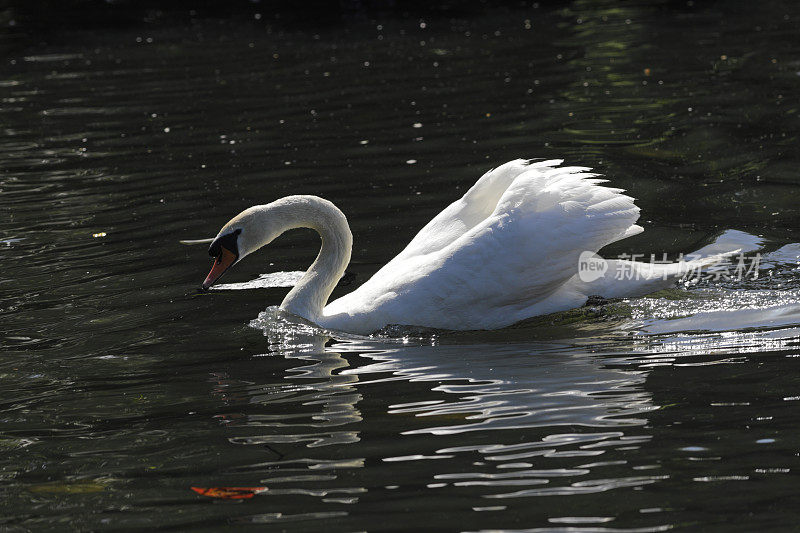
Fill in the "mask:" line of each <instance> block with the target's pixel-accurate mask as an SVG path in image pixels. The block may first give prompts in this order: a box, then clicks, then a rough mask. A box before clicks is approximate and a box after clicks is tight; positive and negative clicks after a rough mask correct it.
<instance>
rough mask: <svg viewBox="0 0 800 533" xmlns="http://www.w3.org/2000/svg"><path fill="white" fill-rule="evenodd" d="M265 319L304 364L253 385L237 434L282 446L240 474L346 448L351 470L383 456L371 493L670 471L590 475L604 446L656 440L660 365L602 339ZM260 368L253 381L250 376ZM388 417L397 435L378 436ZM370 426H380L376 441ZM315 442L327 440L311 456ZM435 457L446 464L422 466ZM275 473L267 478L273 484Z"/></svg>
mask: <svg viewBox="0 0 800 533" xmlns="http://www.w3.org/2000/svg"><path fill="white" fill-rule="evenodd" d="M253 325H254V326H256V327H260V328H262V329H263V330H264V333H265V335H266V336H267V338H268V339H269V343H270V350H271V352H270V353H268V354H264V356H265V357H267V356H268V357H276V356H279V357H283V358H284V359H285V361H286V363H287V364H289V365H291V366H290V367H289V368H287V369H286V370H285V371H284V374H283V381H282V382H280V383H276V382H275V381H277V380H273V382H272V383H268V384H263V385H261V386H259V385H257V384H256V383H254V382H250V381H248V382H247V385H246V386H244V385H243V388H245V389H246V390H247V394H248V396H249V400H248V401H249V403H250V406H256V408H250V407H243V408H242V410H243V411H244V413H242V416H241V417H240V418H238V419H236V420H235V421H232V422H231V424H230V425H231V427H230V429H231V430H233V431H234V432H235V433H236V436H231V437H230V442H231V443H233V444H236V445H245V446H247V445H250V446H252V445H262V446H263V445H268V446H269V447H270V449H271V450H272V451H274V453H277V454H279V457H278V458H277V460H273V461H268V462H260V463H259V464H257V465H250V466H245V465H241V467H240V468H237V471H239V472H244V471H249V472H251V473H254V472H255V471H262V473H263V472H265V471H267V470H269V474H270V478H273V479H274V478H275V477H276V476H279V477H281V478H284V477H285V476H283V475H281V474H280V470H281V469H282V468H284V467H288V468H290V469H291V470H292V471H293V472H295V475H296V473H297V469H298V468H304V469H307V470H308V471H309V472H310V471H319V470H320V469H326V470H329V469H330V461H331V460H333V458H334V457H335V458H336V460H335V462H336V464H337V465H338V467H339V468H341V467H343V466H344V465H345V464H346V465H348V466H349V467H356V468H358V467H361V466H363V465H364V463H365V462H370V464H371V465H373V464H375V463H377V464H379V465H380V466H379V467H377V468H375V467H373V468H371V470H372V471H373V473H374V471H376V470H377V471H380V472H381V474H380V475H379V476H377V477H374V478H373V479H372V483H371V485H370V484H366V483H365V484H362V486H361V487H360V488H363V490H365V491H369V490H374V489H384V488H385V487H387V486H388V487H392V486H399V485H403V484H404V482H405V483H408V482H409V480H410V478H414V482H413V483H414V484H415V485H417V486H418V485H419V484H423V485H430V486H432V487H434V488H437V487H442V486H445V485H448V484H452V485H454V486H485V487H486V492H485V493H482V494H481V495H482V496H483V497H501V496H514V495H527V494H530V495H534V494H535V493H537V492H542V491H543V492H544V493H547V492H550V491H557V492H563V491H571V492H574V493H585V492H599V491H604V490H608V489H611V488H614V487H618V486H630V485H640V484H646V483H651V482H653V481H654V480H656V479H657V476H656V477H652V476H642V475H641V472H636V471H628V472H627V474H628V475H625V476H618V477H615V478H614V479H601V480H596V481H595V482H590V481H587V480H586V478H587V477H591V476H590V473H591V471H592V469H593V468H600V467H602V466H603V465H605V464H607V463H606V462H597V461H598V458H599V456H602V455H604V454H606V453H607V452H608V451H609V450H613V449H614V448H624V449H633V448H634V447H636V446H638V445H640V444H641V443H643V442H646V441H647V440H648V439H649V438H650V437H649V436H648V433H647V430H646V429H645V425H646V423H647V419H646V413H647V412H648V411H650V410H651V409H653V408H654V406H653V404H652V402H651V399H650V396H649V394H648V393H647V392H645V391H644V390H643V388H642V385H643V383H644V380H645V377H646V371H643V370H637V369H627V368H621V367H617V368H614V367H611V366H608V365H607V364H606V363H607V362H608V361H607V360H606V359H604V358H602V357H598V356H597V355H593V354H591V353H590V351H592V350H593V349H594V348H588V349H587V348H581V346H580V345H578V344H575V343H550V342H538V343H530V342H529V343H524V344H488V343H487V344H472V345H463V344H460V345H423V344H421V343H416V344H415V343H411V342H403V341H402V340H399V339H393V340H392V339H382V340H381V339H369V338H365V337H356V336H349V337H348V336H344V338H341V337H340V340H335V339H334V338H333V337H331V336H329V335H328V334H326V332H325V331H324V330H321V329H319V328H317V327H315V326H312V325H310V324H305V323H299V322H292V321H291V320H289V319H287V318H286V317H285V316H282V313H281V312H280V311H279V310H277V309H270V310H268V311H266V312H264V313H262V315H261V317H260V318H259V319H258V320H256V321H255V322H254V323H253ZM337 336H338V335H337ZM595 348H596V347H595ZM258 359H259V358H254V360H253V361H254V362H253V365H256V364H257V362H258V361H257V360H258ZM255 375H257V374H256V373H255V371H253V376H255ZM253 376H249V377H241V378H240V379H241V380H242V383H245V380H250V379H254V378H253ZM404 383H405V384H404ZM365 419H366V421H365ZM374 428H383V432H377V433H378V434H377V435H376V434H375V433H376V431H375V429H374ZM367 431H371V432H372V435H370V438H369V439H366V440H367V441H368V445H366V446H365V445H364V441H365V437H364V435H363V434H362V433H364V432H367ZM465 435H476V437H471V436H466V437H465ZM346 444H353V445H355V446H353V447H352V448H351V449H347V448H345V449H337V451H336V452H333V453H331V454H330V455H329V456H325V454H324V452H323V450H321V449H320V448H324V447H330V446H341V445H346ZM309 448H316V449H317V450H316V451H314V452H311V453H310V455H309V452H310V450H309ZM303 449H305V450H306V451H305V452H304V451H302V450H303ZM270 453H272V452H270ZM274 453H272V455H273V458H274ZM343 455H344V456H346V457H347V459H344V460H342V457H343ZM298 456H302V459H299V458H298ZM434 460H436V465H437V466H436V467H434V468H430V467H428V466H425V467H420V466H419V465H420V464H422V463H416V465H413V466H410V467H409V463H411V462H417V461H428V462H429V463H428V464H430V461H434ZM398 463H402V464H401V465H399V466H398ZM612 463H613V461H612ZM270 478H262V479H260V481H261V482H263V483H265V484H266V485H270V483H271V480H270ZM297 480H298V481H303V482H304V483H305V482H307V481H308V480H307V479H305V478H298V479H297ZM326 481H328V482H330V481H331V479H330V478H328V479H327V480H326ZM365 481H366V480H365ZM442 484H444V485H442ZM326 486H327V489H326V490H323V492H325V494H326V495H328V492H327V491H328V490H329V489H331V486H330V484H328V485H326ZM509 486H511V487H512V488H513V491H512V492H509V491H508V487H509ZM304 487H305V490H321V489H320V487H316V488H315V489H309V488H308V487H307V486H305V485H304ZM276 488H279V487H276ZM339 488H340V489H341V488H342V487H339ZM344 488H346V489H347V490H349V491H353V490H354V488H353V487H352V486H348V487H344ZM270 493H271V494H276V493H275V492H274V491H272V490H271V491H270Z"/></svg>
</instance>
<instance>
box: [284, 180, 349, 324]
mask: <svg viewBox="0 0 800 533" xmlns="http://www.w3.org/2000/svg"><path fill="white" fill-rule="evenodd" d="M270 207H271V209H270V211H272V213H270V218H272V219H273V220H279V221H280V226H281V228H280V229H279V231H278V233H283V232H284V231H286V230H290V229H294V228H311V229H313V230H316V231H317V233H319V236H320V238H321V240H322V246H321V248H320V250H319V254H318V255H317V258H316V259H315V260H314V262H313V263H312V264H311V266H310V267H309V268H308V270H307V271H306V273H305V275H304V276H303V277H302V278H301V279H300V281H299V282H298V283H297V285H295V286H294V288H292V290H291V291H289V294H287V295H286V298H284V299H283V302H282V303H281V309H283V310H284V311H287V312H289V313H292V314H294V315H298V316H301V317H303V318H305V319H308V320H311V321H312V322H316V320H317V318H318V317H319V316H321V315H322V309H323V308H324V307H325V304H326V303H327V302H328V298H329V297H330V295H331V292H333V289H334V288H335V287H336V284H337V283H338V282H339V280H340V279H341V277H342V276H343V275H344V271H345V268H347V265H348V263H350V254H351V252H352V249H353V235H352V234H351V233H350V227H349V226H348V224H347V218H346V217H345V216H344V213H342V212H341V211H340V210H339V209H338V208H337V207H336V206H335V205H333V204H332V203H331V202H329V201H327V200H323V199H322V198H319V197H317V196H305V195H298V196H289V197H286V198H282V199H280V200H278V201H277V202H273V203H272V204H270Z"/></svg>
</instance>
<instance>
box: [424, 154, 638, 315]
mask: <svg viewBox="0 0 800 533" xmlns="http://www.w3.org/2000/svg"><path fill="white" fill-rule="evenodd" d="M587 170H589V169H586V168H583V167H565V168H544V169H530V170H528V171H526V172H524V173H522V174H520V175H519V176H518V177H517V178H516V179H515V180H514V181H513V182H512V183H511V185H510V186H509V187H508V189H507V190H506V191H505V193H504V194H503V195H502V196H501V198H500V200H499V201H498V203H497V207H496V208H495V210H494V211H493V212H492V214H491V215H490V216H489V217H487V218H486V219H485V220H484V221H483V222H481V223H480V224H478V225H477V226H475V227H474V228H473V229H472V230H470V231H468V232H467V233H465V234H464V235H463V236H462V237H460V238H459V239H457V240H456V241H454V242H453V243H452V244H451V245H450V246H449V247H447V248H445V249H443V250H442V254H443V255H444V259H443V263H442V268H439V269H436V270H435V271H431V273H430V274H431V276H430V277H432V278H441V279H438V280H433V279H432V282H433V284H434V285H436V284H446V283H447V282H446V280H447V278H448V277H450V276H449V275H450V274H451V273H453V272H459V273H460V275H459V276H458V277H460V278H461V280H460V281H457V285H456V286H453V287H447V288H444V291H445V292H448V291H449V292H451V293H452V296H453V297H455V299H456V300H460V301H461V302H462V305H467V302H468V301H483V302H486V303H487V304H488V305H489V306H491V307H498V306H511V307H514V308H519V309H525V308H527V307H529V306H530V305H532V304H533V303H536V302H538V301H540V300H542V299H543V298H546V297H548V296H549V295H550V294H552V293H554V292H555V291H557V290H558V289H559V288H560V287H561V286H562V285H563V284H564V283H565V282H566V281H567V280H569V279H570V278H571V277H572V276H573V275H574V274H575V273H576V272H577V270H578V260H579V256H580V255H581V253H583V252H586V251H589V252H595V253H596V252H597V251H598V250H600V249H601V248H602V247H604V246H606V245H608V244H610V243H612V242H615V241H617V240H620V239H623V238H625V237H629V236H631V235H634V234H636V233H639V232H641V231H642V228H640V227H639V226H636V225H635V222H636V220H637V219H638V218H639V208H638V207H636V205H634V203H633V198H631V197H630V196H626V195H624V194H622V192H623V191H622V190H621V189H616V188H610V187H604V186H601V185H600V184H601V183H603V182H604V181H605V180H600V179H596V178H595V176H596V175H595V174H591V173H588V172H586V171H587ZM465 283H468V287H469V290H468V291H465V290H463V287H465V285H464V284H465ZM459 287H461V288H459ZM430 289H431V290H434V286H433V285H432V286H431V287H430Z"/></svg>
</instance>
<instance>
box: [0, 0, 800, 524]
mask: <svg viewBox="0 0 800 533" xmlns="http://www.w3.org/2000/svg"><path fill="white" fill-rule="evenodd" d="M697 4H698V5H697V6H695V5H692V3H691V2H689V3H686V4H685V3H678V2H673V3H650V2H636V3H625V4H621V3H620V4H617V3H610V2H609V3H604V2H589V1H576V2H574V3H572V4H569V5H568V6H567V7H559V8H547V7H541V8H537V9H534V8H526V9H519V10H499V9H498V10H487V11H486V12H482V13H480V14H471V15H463V18H451V17H448V16H442V17H435V18H430V19H422V20H421V19H419V18H417V17H415V16H408V17H402V16H398V15H396V14H391V15H389V14H387V15H386V16H382V15H369V16H365V17H360V18H359V17H355V18H354V19H353V20H345V21H342V22H341V23H335V24H331V25H330V26H329V27H325V28H321V29H310V30H303V29H297V28H296V27H294V26H293V27H287V26H282V25H281V24H278V23H274V22H271V23H265V22H263V20H262V21H255V20H254V21H253V22H246V21H238V22H237V21H223V22H218V21H214V20H202V21H198V22H197V23H196V24H194V25H190V26H186V27H180V28H173V27H166V26H163V25H161V26H159V25H151V26H143V27H140V28H138V29H131V30H115V31H89V30H87V31H85V32H74V33H65V34H59V35H54V36H51V37H49V38H48V39H47V43H41V44H37V42H38V41H37V40H36V39H31V40H30V42H27V41H26V42H27V44H16V45H15V46H16V48H14V49H13V50H14V51H13V52H12V54H11V55H10V56H9V57H8V58H7V59H6V60H4V62H3V63H2V67H1V68H0V75H1V76H2V79H1V80H0V95H2V107H0V128H2V132H3V136H2V138H1V139H0V143H1V144H0V147H1V149H2V157H0V167H1V168H2V173H0V243H2V244H1V245H0V249H1V250H2V273H1V274H0V291H1V292H0V294H2V299H1V300H0V323H2V329H1V330H0V335H1V337H0V342H2V358H1V359H0V387H2V388H1V389H0V390H1V391H2V395H0V402H1V404H0V405H1V406H0V448H1V449H2V450H3V453H2V458H0V476H1V477H2V481H3V483H2V485H0V507H1V508H2V513H0V516H2V526H0V527H1V528H2V529H3V530H7V531H26V530H36V531H39V530H70V529H71V530H141V529H145V528H147V529H180V530H193V531H202V530H215V529H222V528H225V527H230V528H235V529H237V530H238V529H243V528H244V527H245V526H248V525H250V526H254V527H255V528H257V529H262V530H289V531H303V530H304V531H318V530H330V531H364V530H368V531H388V530H406V531H410V530H446V531H450V530H463V531H478V530H536V531H539V530H541V531H545V530H548V531H661V530H666V529H670V528H676V529H702V530H704V531H712V530H718V531H754V530H760V531H764V530H782V529H783V530H785V529H793V528H796V527H797V524H798V523H800V511H799V509H800V496H798V493H797V486H798V473H800V458H799V457H798V456H799V455H800V429H798V425H799V424H800V312H798V304H800V270H798V254H800V246H798V245H796V244H793V243H797V242H798V241H800V235H798V233H799V232H800V230H799V228H800V210H798V199H800V177H798V171H797V168H798V163H800V151H798V134H797V132H798V128H800V117H799V116H798V110H800V97H798V95H800V90H799V89H800V39H798V23H799V22H800V10H799V9H798V8H797V7H796V6H795V4H794V3H791V2H785V3H783V2H762V3H759V4H758V5H757V6H746V7H745V6H742V7H737V6H736V5H734V4H733V3H725V4H723V3H720V4H714V3H705V2H703V3H701V2H697ZM700 4H702V5H700ZM370 17H372V18H374V20H372V19H371V18H370ZM517 157H548V158H551V157H562V158H566V159H567V160H568V162H570V163H573V164H582V165H587V166H592V167H595V168H597V169H599V171H600V172H602V173H604V174H606V175H607V176H608V177H609V178H610V179H611V180H612V183H613V185H615V186H620V187H624V188H626V189H628V190H629V191H630V193H631V194H632V195H633V196H635V197H636V198H637V199H638V201H637V203H638V205H640V206H641V207H642V212H643V216H642V224H643V225H644V226H645V228H646V231H645V233H644V234H642V235H639V236H637V237H635V238H632V239H629V240H627V241H625V242H624V243H619V244H618V245H616V247H615V248H614V249H613V250H609V251H608V254H610V255H613V254H617V253H623V252H626V253H634V252H635V253H647V254H649V253H654V252H659V253H660V252H662V251H663V252H668V253H670V254H677V253H680V252H689V251H692V250H694V249H696V248H699V247H701V246H704V245H708V244H709V243H712V242H713V241H714V239H716V238H718V237H719V236H720V234H722V233H723V232H724V231H726V230H736V231H735V232H728V233H725V234H724V236H723V239H728V240H730V241H731V242H735V243H736V244H737V246H739V245H748V249H749V250H750V252H751V253H755V252H758V253H761V254H771V255H768V256H767V258H766V260H765V261H764V263H763V264H762V267H763V268H762V270H761V276H760V277H759V279H757V280H752V279H749V280H747V281H743V282H736V283H734V282H731V283H723V282H719V283H713V282H712V283H709V284H705V285H704V286H703V287H700V288H696V289H692V290H690V291H689V292H688V293H679V294H677V296H676V295H667V296H668V297H661V298H651V299H641V300H635V301H630V302H623V303H621V304H620V305H621V306H622V307H623V308H624V309H626V311H623V312H620V311H618V310H615V309H617V308H616V307H615V308H613V309H612V310H610V311H609V310H605V311H603V310H602V309H601V310H600V311H598V312H597V313H595V314H591V313H590V314H589V316H588V318H586V317H583V318H579V319H577V320H573V319H558V320H556V319H553V320H550V319H547V320H545V321H543V322H541V321H540V322H537V323H534V324H528V325H524V326H521V327H517V328H513V329H510V330H505V331H501V332H486V333H480V332H477V333H466V334H458V335H455V334H447V333H440V334H437V335H434V336H431V335H430V334H429V333H424V334H423V335H422V336H421V337H417V336H416V335H417V333H418V332H414V331H408V332H406V333H407V334H408V335H410V336H409V337H408V338H406V339H405V341H404V340H403V339H397V338H394V339H388V338H383V337H375V338H371V339H358V338H353V337H350V336H345V335H341V336H340V335H333V336H328V335H326V334H325V333H324V332H321V331H318V330H315V329H314V328H310V327H304V326H302V325H298V324H290V323H287V322H284V321H282V320H280V319H277V318H275V317H274V314H272V313H271V312H267V313H264V314H262V315H261V316H260V318H258V319H256V318H257V317H259V313H260V312H261V311H263V310H264V309H265V308H267V307H268V306H274V305H277V304H278V303H279V302H280V300H281V299H282V297H283V295H284V294H285V292H286V290H287V289H285V288H261V289H252V290H236V291H233V290H220V291H211V292H209V293H205V294H200V293H198V292H197V287H198V285H199V283H200V282H201V281H202V279H203V277H204V276H205V274H206V272H207V270H208V267H209V259H208V257H207V255H206V254H205V251H204V250H202V249H199V248H185V247H181V246H180V245H178V240H179V239H186V238H201V237H207V236H213V235H214V234H215V233H216V231H217V229H218V228H219V227H220V226H221V225H222V224H223V223H224V222H225V221H227V220H228V219H229V218H230V217H231V216H232V215H234V214H235V213H237V212H238V211H239V210H241V209H243V208H245V207H248V206H250V205H253V204H257V203H265V202H268V201H271V200H274V199H276V198H277V197H280V196H283V195H286V194H292V193H313V194H318V195H321V196H324V197H326V198H328V199H330V200H331V201H333V202H334V203H336V204H337V205H338V206H339V207H341V209H342V210H343V211H344V212H345V213H346V214H347V215H348V217H349V220H350V223H351V226H352V229H353V233H354V235H355V250H354V254H353V259H354V262H353V264H352V265H351V267H350V270H351V272H352V273H353V274H354V275H355V278H354V280H353V281H352V283H351V284H350V285H349V286H346V287H341V288H340V289H338V290H337V292H336V294H335V295H339V294H343V293H344V292H346V291H348V290H351V289H352V288H353V287H355V286H357V284H359V283H362V282H363V281H364V280H366V279H367V277H368V276H369V275H370V274H371V273H372V272H374V271H375V270H377V269H378V268H379V266H380V265H381V264H383V263H385V262H386V261H387V260H388V259H390V258H391V257H392V256H393V255H394V254H396V253H397V252H399V251H400V250H401V249H402V248H403V246H404V244H405V243H406V242H408V240H409V239H410V238H411V237H412V236H413V235H414V233H415V232H416V231H417V230H418V229H419V228H421V227H422V226H423V225H424V223H425V222H426V221H427V220H429V219H430V218H431V217H432V216H433V215H435V214H436V213H437V212H438V211H439V210H440V209H442V208H443V207H444V206H445V205H447V204H448V203H449V202H450V201H452V200H453V199H454V198H456V197H457V196H459V195H460V194H461V193H463V191H464V190H465V188H467V187H469V186H470V185H471V184H472V183H473V182H474V180H475V179H476V178H477V177H478V176H479V175H480V174H481V173H482V172H484V171H485V170H487V169H488V168H491V167H492V166H496V165H498V164H500V163H502V162H505V161H507V160H509V159H512V158H517ZM742 243H744V244H742ZM317 245H318V241H317V239H316V238H315V237H314V236H313V235H311V234H310V233H306V232H294V233H291V234H287V235H286V236H284V237H282V238H281V239H279V240H278V241H276V242H275V243H273V244H272V245H271V246H270V248H269V249H268V250H267V251H263V252H261V253H260V254H259V255H258V256H254V257H252V258H250V259H248V260H247V261H245V262H243V263H242V264H241V265H239V266H238V267H237V270H236V271H235V272H234V273H231V274H229V275H228V277H226V281H228V282H233V283H237V282H244V281H247V280H251V279H254V278H256V277H258V275H259V274H262V273H266V272H278V271H295V270H303V269H304V268H305V267H306V266H307V265H308V264H309V262H310V261H311V259H312V258H313V256H314V254H315V253H316V246H317ZM675 297H677V298H679V299H677V300H676V299H674V298H675ZM573 318H574V317H573ZM254 319H256V320H254ZM193 487H194V488H195V489H197V490H193ZM231 487H234V488H240V489H239V490H232V489H230V488H231ZM224 488H228V489H227V491H226V490H223V489H224ZM208 489H216V490H208ZM234 496H237V497H234Z"/></svg>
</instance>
